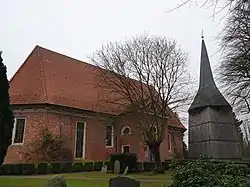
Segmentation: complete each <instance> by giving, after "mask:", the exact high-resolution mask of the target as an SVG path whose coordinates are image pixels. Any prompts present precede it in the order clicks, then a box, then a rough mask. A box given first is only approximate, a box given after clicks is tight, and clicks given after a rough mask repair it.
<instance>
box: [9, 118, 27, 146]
mask: <svg viewBox="0 0 250 187" xmlns="http://www.w3.org/2000/svg"><path fill="white" fill-rule="evenodd" d="M18 119H24V127H23V139H22V140H23V141H22V143H14V140H15V136H16V124H17V120H18ZM25 127H26V118H24V117H17V118H15V119H14V125H13V130H12V139H11V145H23V143H24V137H25Z"/></svg>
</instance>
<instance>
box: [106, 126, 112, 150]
mask: <svg viewBox="0 0 250 187" xmlns="http://www.w3.org/2000/svg"><path fill="white" fill-rule="evenodd" d="M113 141H114V127H113V126H112V125H109V126H107V127H106V143H105V146H106V147H113Z"/></svg>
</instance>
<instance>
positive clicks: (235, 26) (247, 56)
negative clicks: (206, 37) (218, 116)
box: [219, 1, 250, 113]
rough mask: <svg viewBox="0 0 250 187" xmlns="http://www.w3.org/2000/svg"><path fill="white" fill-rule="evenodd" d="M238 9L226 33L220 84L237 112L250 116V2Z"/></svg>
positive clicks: (231, 15) (228, 24)
mask: <svg viewBox="0 0 250 187" xmlns="http://www.w3.org/2000/svg"><path fill="white" fill-rule="evenodd" d="M235 6H236V7H235V9H234V11H233V12H232V13H231V14H230V16H229V17H228V19H227V22H226V25H225V28H224V31H223V33H222V47H223V61H222V62H221V64H220V66H219V72H220V81H221V82H222V83H223V87H224V88H225V90H226V93H227V94H228V96H229V98H230V99H231V100H232V103H233V104H234V106H235V107H236V111H238V112H243V113H250V1H246V2H245V3H244V4H240V5H238V4H236V5H235Z"/></svg>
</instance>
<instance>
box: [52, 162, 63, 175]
mask: <svg viewBox="0 0 250 187" xmlns="http://www.w3.org/2000/svg"><path fill="white" fill-rule="evenodd" d="M50 165H51V172H52V173H60V171H61V164H60V163H57V162H54V163H51V164H50Z"/></svg>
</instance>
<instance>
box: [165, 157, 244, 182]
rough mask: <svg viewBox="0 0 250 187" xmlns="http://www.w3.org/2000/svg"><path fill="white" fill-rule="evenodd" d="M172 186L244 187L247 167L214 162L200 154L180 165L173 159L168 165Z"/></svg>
mask: <svg viewBox="0 0 250 187" xmlns="http://www.w3.org/2000/svg"><path fill="white" fill-rule="evenodd" d="M170 168H171V171H172V176H173V184H172V185H171V186H172V187H179V186H182V187H190V186H197V187H203V186H206V187H214V186H218V187H246V186H248V185H247V168H246V167H245V166H242V165H235V164H231V163H220V164H218V163H217V164H216V163H213V162H211V161H210V160H209V159H208V158H207V157H206V156H204V155H201V157H200V158H199V159H197V160H191V161H189V162H187V164H185V165H182V164H180V163H177V162H176V161H174V162H173V163H172V164H171V165H170Z"/></svg>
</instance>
